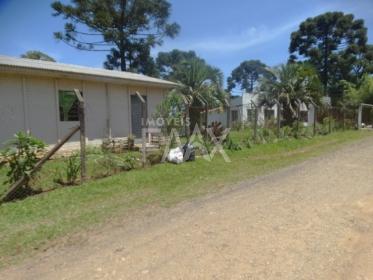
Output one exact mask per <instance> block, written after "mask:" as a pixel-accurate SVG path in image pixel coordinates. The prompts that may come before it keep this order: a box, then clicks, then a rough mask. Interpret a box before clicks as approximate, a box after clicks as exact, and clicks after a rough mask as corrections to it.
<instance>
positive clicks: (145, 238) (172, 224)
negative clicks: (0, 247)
mask: <svg viewBox="0 0 373 280" xmlns="http://www.w3.org/2000/svg"><path fill="white" fill-rule="evenodd" d="M155 212H156V213H152V209H148V210H146V211H144V213H140V214H138V215H137V217H136V218H132V219H130V220H129V219H125V220H124V221H121V222H116V223H115V224H110V225H108V226H105V228H102V229H100V230H97V231H96V232H90V233H89V234H81V235H77V236H74V237H72V238H70V239H68V240H69V242H67V243H66V244H65V245H64V246H58V247H57V248H54V249H49V250H47V251H46V252H43V253H41V254H40V255H39V256H38V257H36V258H33V259H32V260H28V261H26V262H25V263H23V264H21V265H17V266H15V267H12V268H8V269H7V270H5V271H2V272H0V278H2V279H131V280H132V279H297V280H299V279H348V280H350V279H359V280H360V279H361V280H363V279H364V280H366V279H373V139H372V138H370V139H366V140H363V141H361V142H358V143H355V144H352V145H350V146H347V147H344V148H342V149H340V150H338V151H337V152H333V153H331V154H328V155H325V156H323V157H320V158H317V159H312V160H309V161H306V162H304V163H302V164H300V165H297V166H293V167H290V168H287V169H283V170H280V171H278V172H276V173H273V174H271V175H268V176H265V177H260V178H257V179H255V180H250V181H246V182H242V183H240V184H239V185H235V186H231V187H229V188H228V187H227V188H226V189H225V190H224V191H223V192H220V193H218V194H213V195H210V196H208V197H204V198H200V199H196V200H193V201H191V202H186V203H183V204H181V205H178V206H176V207H173V208H171V209H163V210H159V209H157V210H156V211H155Z"/></svg>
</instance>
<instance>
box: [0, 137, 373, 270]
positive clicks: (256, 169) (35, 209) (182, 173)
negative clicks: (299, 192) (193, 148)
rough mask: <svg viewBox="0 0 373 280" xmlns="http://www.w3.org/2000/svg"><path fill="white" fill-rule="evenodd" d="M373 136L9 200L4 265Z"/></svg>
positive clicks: (167, 167)
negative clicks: (120, 219) (150, 209)
mask: <svg viewBox="0 0 373 280" xmlns="http://www.w3.org/2000/svg"><path fill="white" fill-rule="evenodd" d="M369 135H372V134H371V133H370V132H366V131H346V132H336V133H333V134H331V135H327V136H318V137H315V138H312V139H299V140H295V139H291V140H281V141H279V142H277V143H272V144H265V145H258V146H254V147H253V148H251V149H247V148H244V149H242V150H240V151H234V152H233V151H232V152H230V151H228V152H227V153H228V155H229V157H230V158H231V161H232V162H231V163H226V162H225V161H224V160H223V158H222V157H221V156H219V155H217V156H215V158H214V159H213V160H212V161H211V162H208V161H206V160H204V159H202V158H199V159H197V160H196V161H195V162H188V163H184V164H181V165H173V164H159V165H155V166H153V167H151V168H146V169H137V170H133V171H130V172H123V173H120V174H117V175H114V176H111V177H107V178H103V179H98V180H92V181H88V182H86V183H85V184H83V185H81V186H75V187H64V188H58V189H56V190H54V191H51V192H46V193H44V194H41V195H37V196H33V197H29V198H27V199H24V200H22V201H17V202H13V203H6V204H3V205H1V206H0V266H1V264H3V265H6V264H7V263H11V262H14V261H16V260H19V259H21V258H24V257H25V256H27V255H30V254H32V253H33V252H34V251H35V250H36V249H38V248H41V247H45V246H47V245H48V244H49V242H50V241H51V240H54V239H56V238H58V237H62V236H64V235H66V234H69V233H73V232H78V231H80V230H83V229H84V228H87V227H90V226H93V225H96V224H98V223H102V222H105V220H107V219H109V218H111V217H117V216H120V215H124V214H128V213H130V211H134V210H136V209H140V208H143V207H146V206H147V205H156V206H160V207H169V206H171V205H173V204H175V203H177V202H180V201H182V200H185V199H188V198H191V197H195V196H198V195H201V194H205V193H207V192H212V191H216V190H218V189H220V188H222V187H224V186H225V185H227V184H231V183H234V182H238V181H241V180H244V179H248V178H252V177H254V176H258V175H261V174H264V173H268V172H270V171H272V170H275V169H278V168H281V167H284V166H288V165H291V164H294V163H296V162H299V161H301V160H304V159H307V158H310V157H313V156H317V155H319V154H321V153H323V152H326V151H330V150H332V149H335V148H337V147H338V146H339V145H340V144H343V143H347V142H351V141H353V140H358V139H361V138H363V137H367V136H369ZM232 138H233V139H234V140H235V141H243V139H245V138H246V136H245V135H244V134H243V133H242V132H241V133H239V132H232ZM55 164H57V163H55ZM53 168H54V167H53V166H50V167H47V168H45V170H43V171H42V173H40V174H41V175H42V176H45V178H47V179H45V181H44V182H49V183H46V184H47V185H48V184H50V182H51V179H50V178H49V177H51V175H49V177H48V174H50V173H51V170H52V169H53ZM91 168H96V167H95V166H91ZM2 172H4V171H2ZM43 174H44V175H43ZM1 178H3V179H4V173H1V174H0V180H1ZM48 178H49V179H48ZM48 180H49V181H48ZM52 181H53V180H52Z"/></svg>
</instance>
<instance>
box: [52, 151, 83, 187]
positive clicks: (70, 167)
mask: <svg viewBox="0 0 373 280" xmlns="http://www.w3.org/2000/svg"><path fill="white" fill-rule="evenodd" d="M79 172H80V161H79V154H77V153H75V154H73V155H71V156H69V157H68V158H67V159H66V160H65V166H64V172H63V174H62V173H59V177H58V178H57V179H56V180H55V181H56V182H57V183H59V184H61V185H68V186H71V185H75V184H76V183H77V179H78V175H79Z"/></svg>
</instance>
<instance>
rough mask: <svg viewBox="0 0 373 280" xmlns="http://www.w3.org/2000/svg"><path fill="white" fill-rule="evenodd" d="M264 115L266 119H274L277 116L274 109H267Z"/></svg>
mask: <svg viewBox="0 0 373 280" xmlns="http://www.w3.org/2000/svg"><path fill="white" fill-rule="evenodd" d="M264 117H265V119H266V120H273V119H274V118H275V111H274V110H272V109H265V111H264Z"/></svg>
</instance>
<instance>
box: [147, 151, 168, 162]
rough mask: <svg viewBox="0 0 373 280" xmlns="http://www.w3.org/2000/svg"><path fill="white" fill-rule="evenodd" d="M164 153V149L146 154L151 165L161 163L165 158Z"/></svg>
mask: <svg viewBox="0 0 373 280" xmlns="http://www.w3.org/2000/svg"><path fill="white" fill-rule="evenodd" d="M163 153H164V151H163V150H162V149H161V150H157V151H154V152H150V153H149V154H147V155H146V160H147V162H148V163H149V164H150V165H155V164H158V163H161V161H162V158H163Z"/></svg>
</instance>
